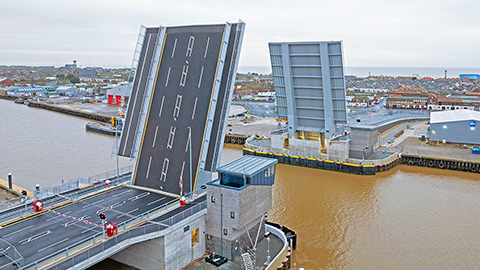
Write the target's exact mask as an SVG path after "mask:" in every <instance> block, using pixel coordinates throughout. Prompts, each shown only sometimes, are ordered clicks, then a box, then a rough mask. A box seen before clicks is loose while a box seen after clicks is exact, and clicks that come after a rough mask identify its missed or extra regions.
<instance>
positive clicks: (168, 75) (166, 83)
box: [165, 67, 172, 87]
mask: <svg viewBox="0 0 480 270" xmlns="http://www.w3.org/2000/svg"><path fill="white" fill-rule="evenodd" d="M171 69H172V68H171V67H169V68H168V72H167V79H166V80H165V87H167V85H168V78H170V70H171Z"/></svg>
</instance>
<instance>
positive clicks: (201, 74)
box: [197, 67, 204, 88]
mask: <svg viewBox="0 0 480 270" xmlns="http://www.w3.org/2000/svg"><path fill="white" fill-rule="evenodd" d="M203 68H204V67H202V71H200V79H199V80H198V87H197V88H200V85H201V84H202V77H203Z"/></svg>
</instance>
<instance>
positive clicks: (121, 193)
mask: <svg viewBox="0 0 480 270" xmlns="http://www.w3.org/2000/svg"><path fill="white" fill-rule="evenodd" d="M129 192H132V190H131V189H129V190H127V191H124V192H120V193H118V194H115V195H113V196H112V197H117V196H120V195H123V194H125V193H129Z"/></svg>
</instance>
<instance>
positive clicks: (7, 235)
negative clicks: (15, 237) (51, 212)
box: [2, 219, 48, 238]
mask: <svg viewBox="0 0 480 270" xmlns="http://www.w3.org/2000/svg"><path fill="white" fill-rule="evenodd" d="M47 221H48V219H47ZM31 227H33V225H30V226H28V227H25V228H23V229H20V230H18V231H14V232H12V233H9V234H5V235H4V236H2V238H5V237H9V236H10V235H12V234H16V233H18V232H21V231H24V230H26V229H30V228H31Z"/></svg>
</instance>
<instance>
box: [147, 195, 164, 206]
mask: <svg viewBox="0 0 480 270" xmlns="http://www.w3.org/2000/svg"><path fill="white" fill-rule="evenodd" d="M164 199H165V197H163V198H160V199H158V200H155V201H153V202H150V203H147V206H150V205H152V204H154V203H157V202H159V201H161V200H164Z"/></svg>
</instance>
